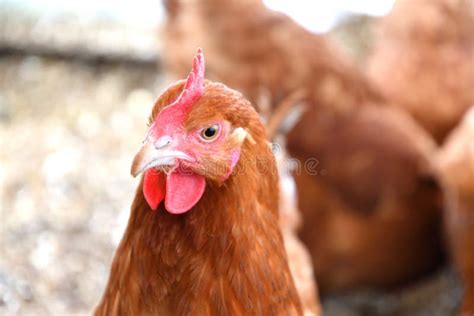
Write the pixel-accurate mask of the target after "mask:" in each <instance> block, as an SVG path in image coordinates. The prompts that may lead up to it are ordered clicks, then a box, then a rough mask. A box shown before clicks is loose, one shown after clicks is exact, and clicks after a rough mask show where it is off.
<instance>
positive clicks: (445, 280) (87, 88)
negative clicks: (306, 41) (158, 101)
mask: <svg viewBox="0 0 474 316" xmlns="http://www.w3.org/2000/svg"><path fill="white" fill-rule="evenodd" d="M167 84H168V81H167V80H166V79H165V78H164V76H163V75H161V74H160V72H159V71H158V68H157V67H155V66H153V65H150V66H136V65H135V66H131V65H125V64H99V63H90V62H89V63H85V62H79V61H70V60H69V61H68V60H60V59H59V60H58V59H54V60H53V59H44V58H40V57H35V56H12V55H3V56H1V57H0V139H1V150H0V162H1V164H0V192H1V203H2V204H1V235H0V253H1V256H0V314H2V315H86V314H89V313H90V311H91V310H92V308H93V307H94V305H95V304H96V303H97V302H98V300H99V299H100V296H101V293H102V291H103V288H104V284H105V282H106V279H107V277H108V270H109V266H110V262H111V258H112V255H113V251H114V249H115V248H116V246H117V244H118V242H119V240H120V238H121V235H122V232H123V229H124V227H125V225H126V221H127V219H128V214H129V207H130V204H131V201H132V197H133V195H134V191H135V187H136V185H137V180H136V179H133V178H132V177H131V176H130V174H129V170H130V164H131V159H132V157H133V155H134V153H135V151H136V150H137V148H138V147H139V145H140V143H141V141H142V138H143V135H144V132H145V129H146V121H147V115H148V113H149V111H150V109H151V106H152V104H153V101H154V99H155V97H156V96H157V95H158V94H159V93H160V92H161V91H162V90H163V88H164V87H165V86H166V85H167ZM459 296H460V288H459V285H458V282H457V280H456V277H455V275H454V273H453V272H451V270H450V269H449V268H445V269H443V270H442V271H440V272H439V273H438V274H437V275H435V276H434V277H433V278H431V279H430V280H426V281H424V282H421V283H420V284H418V285H414V286H412V287H410V288H408V289H404V290H401V291H398V292H395V293H392V294H386V295H384V294H381V293H355V294H354V293H352V294H347V295H340V296H337V297H330V298H326V299H325V300H324V308H325V311H326V313H325V315H329V316H333V315H334V316H335V315H338V316H353V315H354V316H356V315H357V316H362V315H370V316H372V315H385V316H389V315H390V316H395V315H410V316H411V315H420V316H421V315H430V316H433V315H440V316H441V315H443V316H446V315H454V314H455V310H456V307H457V305H458V302H459Z"/></svg>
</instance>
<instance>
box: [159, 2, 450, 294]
mask: <svg viewBox="0 0 474 316" xmlns="http://www.w3.org/2000/svg"><path fill="white" fill-rule="evenodd" d="M197 3H198V4H196V3H189V2H181V1H171V0H169V1H167V4H168V8H172V10H170V11H169V12H170V14H169V20H168V23H167V25H166V28H165V46H166V50H164V52H165V54H166V53H167V54H166V56H165V64H166V65H167V66H168V69H169V70H170V71H171V72H172V73H174V74H177V75H180V74H181V72H182V70H181V68H182V67H181V65H182V61H183V60H185V58H184V56H186V55H187V54H188V53H187V51H188V49H187V47H194V46H195V45H197V43H199V45H201V44H202V45H203V46H204V47H205V48H206V49H207V52H209V65H210V66H209V69H210V71H211V72H212V75H213V76H214V77H215V78H219V80H221V81H223V82H224V83H226V84H228V85H230V86H231V87H234V88H236V89H239V90H241V91H242V92H243V93H244V94H245V95H246V96H247V97H248V98H250V99H251V100H253V101H254V102H255V103H257V104H258V103H259V99H260V97H261V96H262V95H266V96H269V98H270V100H271V102H270V106H269V108H270V109H269V110H268V112H270V113H271V112H272V109H273V108H275V107H276V106H277V105H278V104H279V103H280V102H282V100H285V99H286V98H288V97H289V96H291V95H292V94H294V93H299V94H300V95H301V96H302V97H301V98H300V100H299V101H301V102H302V103H304V104H305V105H306V108H305V112H304V114H303V116H302V117H301V119H300V121H299V122H298V123H297V124H296V126H295V127H294V128H293V129H292V130H291V131H290V133H289V135H288V139H287V144H288V151H289V154H290V156H292V157H295V158H298V159H299V161H300V166H301V169H300V170H299V172H295V180H296V184H297V190H298V202H299V208H300V209H301V211H302V217H303V221H302V223H303V225H302V228H301V232H300V236H301V238H302V240H303V242H304V243H305V244H306V246H307V247H308V249H309V250H310V253H311V257H312V261H313V265H314V267H315V274H316V279H317V280H318V284H319V286H320V289H321V290H322V291H323V292H324V291H336V290H341V289H347V288H354V287H362V286H363V287H366V286H377V287H393V286H396V285H400V284H403V283H405V282H408V281H411V280H413V279H415V278H416V277H419V276H422V275H424V274H426V273H429V272H430V271H432V270H433V269H434V268H435V267H436V266H437V265H438V264H439V262H440V260H441V258H442V254H441V248H442V247H441V241H440V239H441V238H440V228H441V227H440V225H441V218H440V211H441V199H442V196H441V195H442V194H441V190H440V188H439V185H438V179H437V178H436V174H435V173H434V172H433V170H432V169H433V168H432V165H431V163H430V161H429V159H428V156H429V155H430V154H431V153H432V151H433V150H434V144H433V142H432V140H431V139H430V137H429V136H428V135H426V133H425V132H424V131H423V130H421V129H420V128H418V127H416V126H415V124H414V122H413V120H412V119H411V118H410V117H408V116H406V115H404V114H403V113H400V112H399V111H397V110H396V109H393V110H391V109H383V108H381V107H379V106H383V105H385V101H384V99H383V98H382V97H381V96H380V95H379V94H378V93H377V92H376V91H375V90H374V89H373V88H372V87H371V86H370V84H369V83H368V82H367V80H366V79H365V78H364V76H363V75H362V74H361V73H360V72H358V71H357V69H356V68H355V67H353V66H352V65H351V64H350V63H348V62H347V61H346V60H345V58H344V56H342V54H341V53H340V52H339V51H338V50H337V49H336V48H335V47H334V46H332V45H331V43H330V42H329V41H328V40H327V39H325V38H324V37H321V36H318V35H315V34H311V33H310V32H308V31H306V30H304V29H302V28H301V27H300V26H298V25H297V24H296V23H295V22H293V21H292V20H291V19H289V18H288V17H286V16H284V15H282V14H279V13H276V12H273V11H270V10H268V9H267V8H266V7H265V6H264V5H263V4H262V3H261V2H260V1H257V0H248V1H232V0H228V1H202V2H199V1H198V2H197ZM259 110H260V112H262V113H263V114H266V112H267V109H266V108H265V107H262V104H261V103H260V107H259ZM408 130H409V131H410V133H408V132H407V131H408ZM380 267H384V269H380Z"/></svg>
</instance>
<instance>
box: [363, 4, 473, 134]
mask: <svg viewBox="0 0 474 316" xmlns="http://www.w3.org/2000/svg"><path fill="white" fill-rule="evenodd" d="M378 33H379V36H378V40H377V41H376V44H375V48H374V51H373V52H372V54H371V55H372V56H371V57H369V61H368V73H369V77H370V78H371V79H372V80H373V82H374V83H375V85H376V86H377V88H379V89H380V91H381V92H382V93H383V94H384V96H385V97H387V98H388V99H390V100H392V101H393V104H394V105H396V106H399V107H401V108H403V109H404V110H406V111H408V112H409V113H410V114H411V115H412V116H413V117H414V118H415V119H416V120H417V121H418V122H419V123H420V124H421V125H422V126H423V127H424V128H425V129H426V130H427V131H428V132H429V133H430V134H431V135H433V136H434V137H435V139H436V140H437V141H438V143H442V141H443V140H444V138H445V137H446V135H448V133H449V131H450V130H451V129H452V128H453V127H454V126H456V125H457V123H458V122H459V120H460V119H461V118H462V116H463V113H464V112H465V111H466V109H467V108H468V107H469V106H470V105H472V104H474V89H473V87H474V2H473V1H472V0H416V1H413V0H398V1H397V2H396V3H395V5H394V7H393V9H392V11H391V12H390V14H388V16H386V17H384V18H383V19H382V20H381V21H380V24H379V26H378Z"/></svg>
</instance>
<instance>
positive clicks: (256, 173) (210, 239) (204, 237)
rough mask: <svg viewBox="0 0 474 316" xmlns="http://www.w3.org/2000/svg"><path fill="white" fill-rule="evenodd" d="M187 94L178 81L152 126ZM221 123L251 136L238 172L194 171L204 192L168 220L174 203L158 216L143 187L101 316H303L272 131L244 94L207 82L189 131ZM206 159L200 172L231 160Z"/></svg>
mask: <svg viewBox="0 0 474 316" xmlns="http://www.w3.org/2000/svg"><path fill="white" fill-rule="evenodd" d="M188 78H189V77H188ZM188 80H189V79H188ZM187 86H188V84H186V87H187ZM183 87H184V83H183V82H180V83H178V84H175V85H173V86H172V87H170V88H169V89H168V90H167V91H166V92H165V93H164V94H163V95H161V96H160V98H159V99H158V101H157V103H156V105H155V107H154V109H153V114H152V119H151V121H152V122H153V121H154V120H155V117H156V116H158V117H159V116H160V115H162V113H163V111H165V110H166V109H167V108H169V106H168V107H166V105H169V104H171V103H172V102H173V100H175V99H176V98H177V97H178V94H179V93H180V92H181V91H182V90H183ZM219 121H223V122H226V123H225V124H230V125H229V126H230V127H229V128H230V129H234V128H243V129H245V131H246V132H247V133H248V134H247V135H249V136H248V137H249V138H248V139H245V140H243V143H242V145H241V148H240V159H239V160H238V163H237V164H236V165H235V169H234V170H233V173H232V174H231V175H230V176H228V178H227V179H226V180H225V181H224V182H223V183H219V182H216V180H215V179H214V178H213V177H210V174H215V173H216V172H219V170H220V169H218V166H217V165H215V166H212V165H208V166H209V169H203V170H201V169H199V170H196V171H195V172H200V176H204V177H205V178H206V188H205V191H204V193H203V195H202V197H201V198H200V200H199V201H198V202H197V204H195V206H194V207H193V208H192V209H190V210H189V211H187V212H185V213H183V214H170V213H169V212H168V211H170V210H169V209H168V206H167V205H169V204H167V201H166V202H165V203H164V204H163V203H161V204H159V206H158V209H157V211H153V210H152V209H151V207H150V205H149V204H150V201H148V200H146V199H145V196H144V193H143V192H144V191H143V181H142V182H141V184H140V186H139V188H138V190H137V193H136V196H135V200H134V202H133V205H132V210H131V215H130V220H129V223H128V226H127V229H126V231H125V235H124V237H123V239H122V241H121V243H120V246H119V248H118V249H117V251H116V254H115V258H114V261H113V264H112V269H111V273H110V278H109V282H108V284H107V288H106V290H105V293H104V296H103V298H102V300H101V302H100V304H99V306H98V307H97V309H96V311H95V315H253V314H256V315H300V314H302V309H301V303H300V300H299V297H298V295H297V292H296V289H295V286H294V283H293V279H292V277H291V274H290V270H289V268H288V263H287V256H286V253H285V248H284V244H283V240H282V235H281V231H280V229H279V224H278V191H279V190H278V173H277V169H276V165H275V160H274V157H273V155H272V153H271V150H270V148H269V146H268V142H267V140H266V133H265V129H264V127H263V125H262V123H261V121H260V119H259V117H258V114H257V113H256V112H255V110H254V109H253V108H252V106H251V104H250V103H249V102H248V101H246V100H245V99H244V98H243V97H242V95H241V94H239V93H237V92H235V91H233V90H231V89H229V88H227V87H225V86H224V85H222V84H217V83H212V82H206V83H205V85H204V94H203V95H202V96H201V97H200V99H199V100H198V101H197V102H196V104H195V105H193V107H192V109H191V112H190V113H189V114H188V115H187V118H186V123H185V124H186V125H185V126H186V127H184V128H185V129H186V130H191V131H192V130H193V129H194V128H195V127H196V126H201V125H202V124H204V126H206V124H208V123H209V122H219ZM226 126H227V125H226ZM221 127H225V126H224V125H222V126H221ZM150 128H151V129H152V128H154V125H152V126H151V127H150ZM190 133H191V132H190ZM221 133H224V134H222V135H224V136H225V131H222V132H221ZM230 135H234V134H230ZM239 135H240V134H239ZM224 136H222V137H224ZM229 137H230V136H229ZM160 139H161V138H160ZM218 139H219V138H218ZM241 140H242V139H241ZM224 141H225V142H227V140H226V139H224ZM219 144H221V143H216V145H215V146H217V147H218V148H220V147H219V146H221V145H219ZM224 144H225V143H224ZM160 146H162V144H160ZM203 146H211V145H209V143H207V142H205V143H203ZM160 148H161V147H160ZM219 150H220V149H219ZM200 154H201V156H200V157H199V160H198V163H199V164H201V163H203V164H209V163H211V162H212V161H215V159H220V158H221V157H227V156H225V154H226V153H225V152H220V154H214V155H212V156H209V157H207V156H206V153H205V152H202V153H200ZM232 157H234V156H232ZM212 159H214V160H212ZM225 161H227V160H226V159H224V160H222V161H221V162H222V163H224V162H225ZM232 161H234V160H232ZM213 167H214V168H213ZM193 170H194V169H193ZM166 185H167V186H168V185H169V181H168V182H167V183H166ZM170 193H172V192H170V191H169V189H168V187H167V192H166V194H170ZM184 193H185V194H188V192H184ZM189 194H190V193H189ZM170 204H171V202H170Z"/></svg>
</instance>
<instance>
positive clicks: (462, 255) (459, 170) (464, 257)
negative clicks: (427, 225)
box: [436, 108, 474, 315]
mask: <svg viewBox="0 0 474 316" xmlns="http://www.w3.org/2000/svg"><path fill="white" fill-rule="evenodd" d="M436 159H437V163H438V165H439V168H440V170H441V173H442V175H443V179H444V182H445V183H444V184H445V185H446V191H447V192H448V194H447V199H446V202H447V204H448V209H447V211H446V216H445V224H446V229H447V232H448V237H449V245H450V250H451V254H452V257H453V259H454V263H455V266H456V268H457V270H458V272H459V273H460V276H461V279H462V281H463V283H464V299H463V306H462V312H464V314H462V315H473V314H474V253H473V249H474V108H471V109H470V110H469V111H468V112H467V113H466V115H465V118H464V119H463V121H462V122H461V124H460V125H459V126H458V127H456V129H454V130H453V132H452V133H451V134H450V135H449V136H448V138H447V140H446V144H445V145H444V146H443V148H442V149H441V150H440V152H439V154H438V155H437V157H436Z"/></svg>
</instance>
